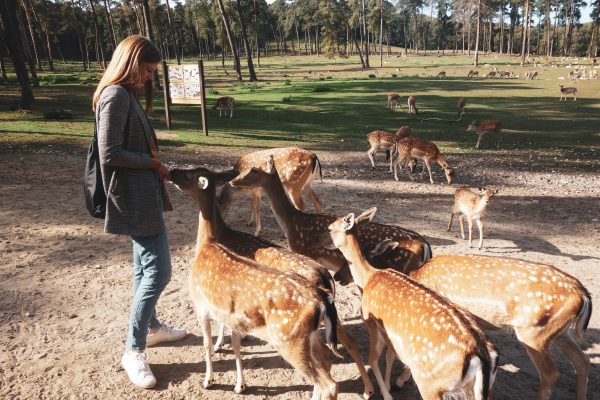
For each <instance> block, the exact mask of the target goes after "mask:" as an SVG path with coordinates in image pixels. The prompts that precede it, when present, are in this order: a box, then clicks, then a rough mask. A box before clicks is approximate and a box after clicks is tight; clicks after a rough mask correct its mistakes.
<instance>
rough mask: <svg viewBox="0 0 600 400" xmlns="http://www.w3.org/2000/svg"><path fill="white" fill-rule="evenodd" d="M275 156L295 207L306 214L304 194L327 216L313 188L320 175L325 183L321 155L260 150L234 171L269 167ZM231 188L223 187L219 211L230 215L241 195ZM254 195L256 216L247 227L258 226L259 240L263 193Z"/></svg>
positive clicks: (243, 159) (290, 149) (287, 149)
mask: <svg viewBox="0 0 600 400" xmlns="http://www.w3.org/2000/svg"><path fill="white" fill-rule="evenodd" d="M270 154H272V155H273V157H274V159H275V163H276V164H277V165H278V167H279V169H278V171H279V174H280V178H281V181H282V182H283V186H284V187H285V191H286V193H287V195H288V196H289V197H290V199H291V200H292V202H293V203H294V207H296V208H297V209H299V210H304V208H305V204H304V200H303V199H302V194H303V193H304V194H305V195H307V196H308V198H309V199H310V200H311V202H312V203H313V204H314V207H315V209H316V211H317V213H321V212H323V202H322V201H321V199H320V198H319V196H317V194H316V193H315V191H314V189H313V188H312V182H313V180H314V178H315V176H317V175H319V176H320V177H321V179H323V175H322V172H321V162H320V161H319V158H318V157H317V155H316V154H315V153H313V152H311V151H308V150H304V149H301V148H299V147H283V148H275V149H268V150H259V151H255V152H252V153H248V154H245V155H243V156H241V157H240V158H239V159H238V161H237V163H236V164H235V167H234V169H235V170H237V171H239V172H244V171H247V170H249V169H250V168H252V167H259V166H261V165H265V162H266V159H267V157H268V156H269V155H270ZM237 191H238V190H236V189H235V188H233V187H231V185H225V186H223V189H222V190H221V194H220V195H219V200H218V203H219V208H220V210H221V212H222V213H223V214H226V213H227V211H228V209H229V207H230V205H231V203H232V201H233V198H234V195H235V192H237ZM247 192H249V193H250V194H251V195H252V212H251V214H250V219H249V220H248V222H247V223H246V226H250V225H252V221H253V220H254V221H255V222H256V227H255V229H254V234H255V235H256V236H258V235H259V234H260V231H261V228H262V227H261V223H260V201H261V197H262V192H261V190H260V189H258V188H257V189H253V190H250V191H247Z"/></svg>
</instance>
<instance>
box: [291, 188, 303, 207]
mask: <svg viewBox="0 0 600 400" xmlns="http://www.w3.org/2000/svg"><path fill="white" fill-rule="evenodd" d="M288 196H289V197H290V200H291V201H292V204H293V205H294V207H296V208H297V209H298V210H300V211H304V200H303V199H302V195H301V193H300V192H297V191H295V190H294V189H291V190H289V191H288Z"/></svg>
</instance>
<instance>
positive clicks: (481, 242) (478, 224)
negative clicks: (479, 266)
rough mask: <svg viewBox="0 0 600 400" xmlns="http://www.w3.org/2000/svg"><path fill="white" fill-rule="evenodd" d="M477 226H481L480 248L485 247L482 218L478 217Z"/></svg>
mask: <svg viewBox="0 0 600 400" xmlns="http://www.w3.org/2000/svg"><path fill="white" fill-rule="evenodd" d="M477 227H478V228H479V250H481V248H482V247H483V221H482V220H481V218H478V219H477Z"/></svg>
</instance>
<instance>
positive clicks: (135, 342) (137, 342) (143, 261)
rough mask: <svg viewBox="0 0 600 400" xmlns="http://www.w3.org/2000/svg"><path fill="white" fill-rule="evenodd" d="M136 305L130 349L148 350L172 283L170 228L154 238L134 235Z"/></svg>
mask: <svg viewBox="0 0 600 400" xmlns="http://www.w3.org/2000/svg"><path fill="white" fill-rule="evenodd" d="M131 240H132V242H133V303H132V305H131V317H130V319H129V331H128V332H127V342H126V347H127V349H131V350H144V349H145V348H146V335H147V334H148V328H158V327H159V326H160V322H158V319H157V318H156V303H157V302H158V298H159V296H160V294H161V292H162V291H163V289H164V288H165V286H167V283H169V281H170V280H171V256H170V254H169V240H168V237H167V230H166V228H165V229H164V230H163V233H161V234H159V235H154V236H132V237H131Z"/></svg>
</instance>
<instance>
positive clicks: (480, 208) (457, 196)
mask: <svg viewBox="0 0 600 400" xmlns="http://www.w3.org/2000/svg"><path fill="white" fill-rule="evenodd" d="M481 192H482V194H481V195H478V194H477V193H474V192H472V191H470V190H469V189H467V188H466V187H462V188H459V189H456V192H455V193H454V205H453V206H452V211H450V222H449V223H448V232H449V231H450V229H451V228H452V220H453V219H454V216H455V215H458V221H459V222H460V235H461V236H462V238H463V239H464V238H465V226H464V222H463V220H464V218H465V217H466V218H467V224H468V226H469V247H471V243H472V238H473V221H477V227H478V228H479V249H480V250H481V247H482V246H483V216H484V214H485V208H486V207H487V205H488V203H489V202H490V200H491V199H492V197H494V195H495V194H497V193H498V190H493V189H489V188H487V189H481Z"/></svg>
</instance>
